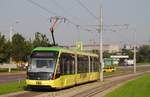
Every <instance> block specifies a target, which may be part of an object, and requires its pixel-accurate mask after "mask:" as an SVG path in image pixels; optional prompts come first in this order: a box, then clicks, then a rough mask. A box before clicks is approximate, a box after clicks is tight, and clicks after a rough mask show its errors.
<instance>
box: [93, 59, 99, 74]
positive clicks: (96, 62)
mask: <svg viewBox="0 0 150 97" xmlns="http://www.w3.org/2000/svg"><path fill="white" fill-rule="evenodd" d="M99 67H100V66H99V61H98V58H97V57H94V58H93V71H94V72H98V71H99Z"/></svg>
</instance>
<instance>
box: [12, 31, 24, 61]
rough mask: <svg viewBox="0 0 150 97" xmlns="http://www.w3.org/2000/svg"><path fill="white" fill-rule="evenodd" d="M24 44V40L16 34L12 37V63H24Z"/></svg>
mask: <svg viewBox="0 0 150 97" xmlns="http://www.w3.org/2000/svg"><path fill="white" fill-rule="evenodd" d="M25 52H26V42H25V38H24V37H23V36H22V35H20V34H18V33H16V34H14V35H13V37H12V58H13V60H14V61H16V62H19V61H24V58H25V56H26V54H25Z"/></svg>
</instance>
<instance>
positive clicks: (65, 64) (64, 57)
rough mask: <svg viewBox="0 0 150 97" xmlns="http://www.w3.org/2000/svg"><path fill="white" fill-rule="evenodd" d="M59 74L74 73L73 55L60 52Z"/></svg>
mask: <svg viewBox="0 0 150 97" xmlns="http://www.w3.org/2000/svg"><path fill="white" fill-rule="evenodd" d="M60 73H61V75H66V74H74V73H75V56H74V55H73V54H69V53H62V54H61V56H60Z"/></svg>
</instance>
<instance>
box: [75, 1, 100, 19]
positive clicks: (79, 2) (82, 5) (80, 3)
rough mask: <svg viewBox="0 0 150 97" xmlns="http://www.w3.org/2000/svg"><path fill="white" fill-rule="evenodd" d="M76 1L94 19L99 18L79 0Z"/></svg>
mask: <svg viewBox="0 0 150 97" xmlns="http://www.w3.org/2000/svg"><path fill="white" fill-rule="evenodd" d="M76 2H77V3H78V4H79V5H80V6H81V7H83V8H84V9H85V10H86V11H87V12H88V13H89V14H90V15H91V16H92V17H93V18H94V19H96V20H99V19H98V18H97V17H96V16H95V15H94V14H93V13H92V12H91V11H90V10H89V9H88V8H87V7H86V6H85V5H84V4H83V3H82V2H81V1H80V0H76Z"/></svg>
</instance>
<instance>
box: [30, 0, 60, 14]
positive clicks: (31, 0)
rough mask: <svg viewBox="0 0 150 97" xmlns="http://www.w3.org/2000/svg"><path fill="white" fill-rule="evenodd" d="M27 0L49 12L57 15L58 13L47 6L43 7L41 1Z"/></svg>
mask: <svg viewBox="0 0 150 97" xmlns="http://www.w3.org/2000/svg"><path fill="white" fill-rule="evenodd" d="M27 1H28V2H29V3H31V4H33V5H36V6H38V7H39V8H41V9H42V10H44V11H46V12H48V13H51V14H54V15H57V13H55V12H53V11H51V10H49V9H47V8H46V7H43V6H42V5H40V4H39V3H37V2H35V1H33V0H27Z"/></svg>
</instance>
